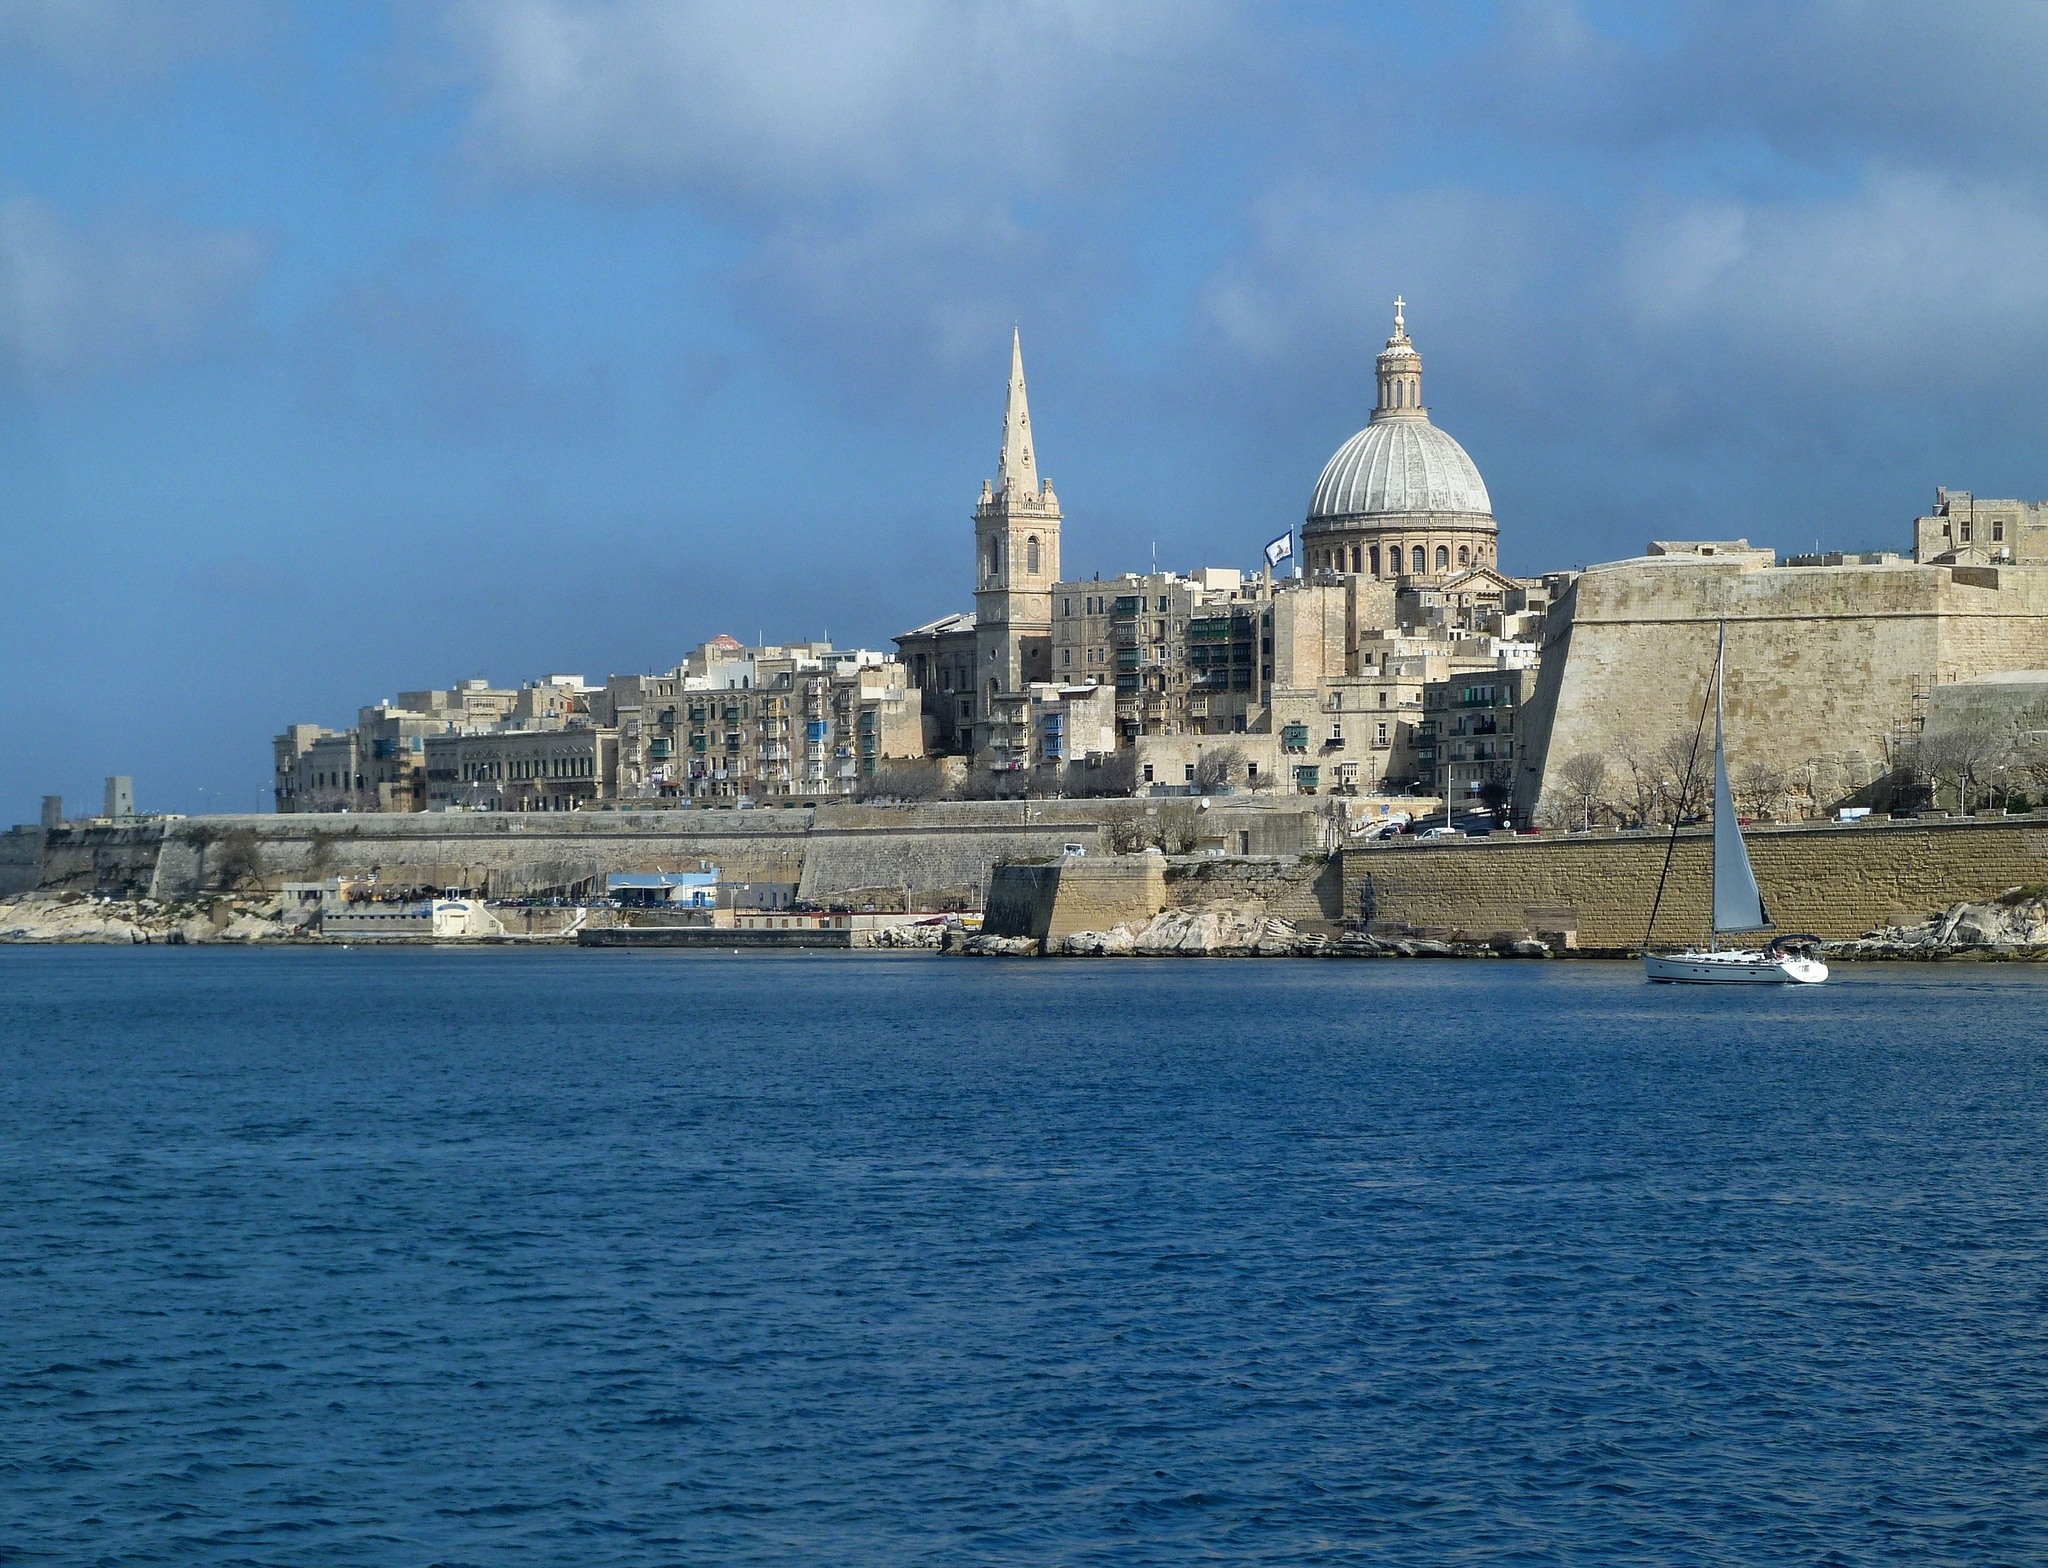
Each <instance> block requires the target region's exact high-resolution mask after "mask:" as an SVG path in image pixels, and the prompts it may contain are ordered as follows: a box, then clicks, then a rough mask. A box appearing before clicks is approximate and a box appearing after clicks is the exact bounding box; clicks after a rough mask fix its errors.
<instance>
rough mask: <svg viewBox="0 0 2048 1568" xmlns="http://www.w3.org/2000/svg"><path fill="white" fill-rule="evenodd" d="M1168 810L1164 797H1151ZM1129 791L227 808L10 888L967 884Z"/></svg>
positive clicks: (80, 857)
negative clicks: (727, 803)
mask: <svg viewBox="0 0 2048 1568" xmlns="http://www.w3.org/2000/svg"><path fill="white" fill-rule="evenodd" d="M1142 804H1143V805H1144V806H1148V807H1149V808H1150V809H1153V810H1157V809H1159V807H1160V806H1161V805H1164V804H1171V803H1164V802H1148V803H1142ZM1131 809H1133V803H1132V802H1129V801H1032V802H1030V803H1029V805H1028V807H1027V806H1026V805H1025V803H1023V802H1021V801H988V802H950V801H948V802H933V803H929V804H924V805H917V806H873V807H864V806H845V807H822V808H817V809H815V810H814V809H811V808H792V809H768V808H763V809H759V810H754V811H702V810H689V811H586V812H564V813H560V814H556V813H539V812H534V813H515V812H502V813H499V812H493V813H478V814H474V815H472V814H469V813H440V812H435V813H414V814H377V813H361V814H350V815H331V816H330V815H321V816H311V815H308V816H239V817H233V816H220V817H204V818H189V819H183V820H172V821H168V822H149V823H140V824H137V825H134V826H131V827H118V828H117V827H107V828H66V829H61V830H58V831H56V832H53V833H44V832H43V831H42V830H41V829H39V828H29V829H23V830H20V831H18V832H17V833H14V834H9V835H6V836H5V837H6V840H7V858H6V859H5V860H4V861H0V870H4V874H5V878H6V880H5V881H4V882H0V886H4V887H5V888H6V889H7V891H11V892H29V891H32V890H34V889H35V888H37V887H42V888H45V889H48V890H51V891H63V890H69V891H80V892H108V893H121V892H127V893H132V894H136V895H141V894H148V895H150V896H152V897H156V898H166V899H178V898H188V897H191V896H192V895H193V894H195V893H197V892H200V891H202V890H204V889H206V888H209V887H215V886H218V885H219V883H220V881H221V878H222V872H223V867H224V866H228V865H233V864H236V863H237V862H244V863H250V862H252V863H253V867H254V870H255V873H256V875H257V877H258V878H259V879H260V880H261V881H262V882H263V883H264V884H266V885H268V886H271V887H275V886H276V885H277V884H278V883H280V882H286V881H317V880H319V879H321V878H323V877H331V876H340V875H360V874H364V873H368V872H372V871H374V872H376V873H377V875H378V877H379V878H380V880H382V881H383V882H385V883H387V884H389V883H395V884H401V885H423V886H433V887H460V888H468V889H471V890H474V891H476V892H478V893H481V894H483V895H484V896H487V897H491V898H518V897H521V896H525V895H535V894H539V895H545V894H552V893H559V892H562V891H565V890H567V889H569V888H572V887H575V886H577V885H578V884H587V883H588V882H589V881H590V880H591V878H593V877H599V876H603V875H604V874H605V873H607V872H614V871H676V870H683V869H692V868H694V867H695V866H696V865H697V864H698V863H699V862H700V861H701V862H704V863H706V864H709V865H714V866H717V867H718V868H719V869H720V871H721V872H723V873H724V874H725V875H726V877H727V878H728V879H729V880H734V881H753V882H790V883H796V884H798V886H799V890H800V893H801V895H802V896H803V897H806V898H825V897H829V896H831V895H832V894H834V893H836V892H840V891H844V890H848V889H855V888H877V889H879V888H898V887H903V886H906V885H907V886H908V887H909V888H910V889H911V891H912V893H913V894H924V895H939V894H948V895H955V896H957V895H961V894H968V895H971V896H972V898H973V899H976V900H978V899H979V897H980V896H981V892H982V890H983V889H984V888H985V887H986V886H987V881H988V877H989V875H990V873H991V872H992V871H993V870H994V868H995V866H996V865H997V864H998V863H999V862H1001V861H1005V860H1033V859H1044V858H1048V857H1051V856H1056V855H1058V854H1059V853H1060V852H1061V850H1062V849H1063V848H1064V846H1066V845H1067V844H1070V843H1079V844H1081V845H1083V846H1084V847H1085V848H1086V849H1087V850H1088V851H1089V853H1090V854H1097V853H1100V852H1101V851H1102V850H1103V848H1104V847H1105V845H1104V842H1103V824H1104V823H1105V822H1106V821H1108V820H1109V819H1110V817H1111V815H1112V814H1113V813H1116V812H1118V811H1123V812H1128V811H1130V810H1131ZM1203 820H1204V822H1205V824H1211V825H1213V827H1214V829H1215V830H1216V831H1220V832H1227V833H1228V835H1229V837H1230V839H1231V841H1232V842H1233V843H1244V844H1248V845H1251V846H1253V847H1254V849H1255V852H1262V853H1274V852H1285V851H1291V850H1294V849H1297V848H1304V847H1314V846H1315V845H1316V844H1317V843H1319V841H1320V838H1321V834H1322V831H1323V825H1322V822H1321V819H1320V818H1319V817H1318V816H1317V815H1316V813H1315V811H1314V803H1313V802H1309V801H1298V802H1288V801H1271V802H1260V803H1257V804H1253V803H1250V802H1247V803H1245V804H1243V805H1241V806H1226V805H1222V804H1219V805H1218V806H1217V807H1216V809H1214V810H1213V811H1211V812H1207V813H1204V814H1203Z"/></svg>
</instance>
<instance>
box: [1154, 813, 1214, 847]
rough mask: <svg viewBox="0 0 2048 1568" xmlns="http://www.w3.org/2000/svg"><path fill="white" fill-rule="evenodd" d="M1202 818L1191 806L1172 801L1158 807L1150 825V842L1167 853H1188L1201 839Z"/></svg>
mask: <svg viewBox="0 0 2048 1568" xmlns="http://www.w3.org/2000/svg"><path fill="white" fill-rule="evenodd" d="M1201 831H1202V819H1201V817H1200V816H1199V815H1198V814H1197V813H1196V811H1195V808H1194V807H1193V806H1190V805H1187V804H1185V803H1184V802H1181V801H1172V802H1169V803H1168V804H1166V805H1164V806H1161V807H1160V808H1159V816H1158V818H1157V819H1156V820H1155V821H1154V823H1153V827H1152V842H1153V843H1155V844H1157V845H1158V846H1159V847H1160V848H1161V849H1162V850H1164V851H1165V852H1166V853H1167V854H1169V855H1188V854H1192V853H1194V848H1195V845H1196V844H1197V843H1199V842H1200V841H1201Z"/></svg>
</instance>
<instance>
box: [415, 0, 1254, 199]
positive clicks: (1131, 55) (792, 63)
mask: <svg viewBox="0 0 2048 1568" xmlns="http://www.w3.org/2000/svg"><path fill="white" fill-rule="evenodd" d="M1231 11H1232V8H1231V7H1230V6H1228V5H1226V4H1225V3H1224V0H1194V3H1184V4H1168V3H1166V0H1132V3H1125V4H1119V5H1116V6H1097V5H1092V4H1088V3H1085V0H1067V3H1037V4H1032V3H1024V0H998V3H989V4H981V5H965V4H956V3H951V0H897V3H893V4H873V3H861V0H807V3H798V0H707V3H703V4H697V5H690V6H678V5H672V4H667V3H661V0H605V3H593V0H490V3H472V4H466V5H463V6H461V7H459V8H458V9H457V10H456V11H455V12H454V13H453V25H454V30H455V36H456V38H457V41H458V44H459V46H460V48H461V49H462V51H463V52H464V53H465V54H466V55H467V57H468V58H469V60H470V62H471V65H472V68H473V70H474V71H475V73H476V76H477V78H478V81H479V83H480V98H479V102H478V105H477V110H476V122H475V136H476V142H477V146H478V147H479V149H480V150H481V151H482V152H483V153H484V154H485V156H487V157H488V158H490V159H491V160H493V161H495V162H497V163H498V164H500V165H502V166H504V167H507V168H508V169H510V170H513V171H516V172H521V173H525V174H529V175H534V176H539V177H543V178H560V179H568V180H572V181H582V182H590V183H595V184H627V185H632V184H676V183H680V184H682V185H685V186H698V187H702V188H706V189H712V190H716V191H718V192H720V193H722V194H724V195H726V196H728V197H730V198H732V199H735V200H738V201H740V202H743V203H752V202H756V201H760V200H764V199H771V200H772V199H776V198H780V197H786V196H789V195H793V194H803V193H815V192H819V191H825V190H830V189H832V188H834V187H836V186H841V185H844V184H848V183H851V184H854V185H857V186H861V187H873V186H901V185H906V184H910V183H913V182H916V181H919V180H921V179H925V178H928V177H930V176H932V175H933V174H935V173H945V172H947V171H954V172H959V171H971V172H973V173H975V174H977V175H980V176H982V177H987V176H991V175H995V176H1000V177H1002V178H1005V179H1008V180H1011V181H1014V182H1015V183H1016V185H1017V186H1018V187H1027V186H1030V185H1033V184H1036V183H1038V182H1040V181H1043V180H1044V179H1046V178H1049V177H1051V176H1054V175H1056V174H1062V173H1071V172H1074V171H1075V170H1077V169H1083V170H1085V169H1088V168H1094V167H1099V166H1101V165H1103V164H1105V163H1113V162H1115V161H1116V160H1117V159H1118V158H1119V157H1120V156H1121V155H1122V154H1123V153H1124V152H1125V151H1126V150H1127V149H1128V146H1129V144H1131V143H1133V142H1138V141H1142V140H1144V138H1145V136H1146V133H1147V128H1148V124H1150V123H1151V122H1153V121H1156V119H1157V118H1158V114H1157V111H1158V110H1159V109H1160V108H1161V107H1162V106H1163V105H1164V101H1165V99H1166V98H1167V97H1169V96H1178V95H1180V94H1183V93H1185V92H1186V91H1187V89H1189V88H1190V87H1195V88H1197V89H1201V88H1203V87H1204V86H1205V85H1206V89H1207V90H1208V91H1212V92H1213V91H1214V90H1216V89H1217V87H1218V86H1219V84H1220V83H1221V81H1222V80H1223V79H1224V77H1225V69H1224V68H1225V65H1226V62H1227V58H1228V53H1229V51H1227V50H1225V49H1223V48H1222V47H1221V45H1222V44H1223V42H1224V40H1225V38H1226V35H1227V34H1228V32H1229V26H1228V24H1229V21H1230V17H1231ZM1238 63H1239V64H1240V65H1241V64H1242V61H1241V59H1240V60H1239V62H1238ZM1199 96H1200V92H1199V91H1198V94H1197V97H1198V98H1199ZM1185 107H1186V105H1185V104H1184V105H1183V108H1185Z"/></svg>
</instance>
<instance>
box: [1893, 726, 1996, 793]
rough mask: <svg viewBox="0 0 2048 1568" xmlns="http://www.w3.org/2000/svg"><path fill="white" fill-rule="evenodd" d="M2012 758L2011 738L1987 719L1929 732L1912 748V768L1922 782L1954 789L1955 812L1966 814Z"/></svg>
mask: <svg viewBox="0 0 2048 1568" xmlns="http://www.w3.org/2000/svg"><path fill="white" fill-rule="evenodd" d="M2011 754H2012V738H2011V736H2010V735H2008V734H2007V733H2006V731H2004V730H2003V729H2002V728H2000V727H1999V726H1998V725H1996V724H1993V723H1992V722H1990V721H1989V720H1988V719H1981V718H1973V719H1970V720H1967V721H1966V722H1964V723H1961V724H1956V725H1952V726H1947V727H1944V728H1942V729H1939V730H1929V731H1927V732H1925V733H1923V734H1922V735H1921V737H1920V743H1919V745H1918V746H1917V747H1915V748H1914V765H1915V771H1917V772H1918V773H1919V774H1920V775H1921V776H1922V777H1923V778H1926V779H1928V780H1929V781H1931V782H1933V783H1935V784H1946V785H1949V786H1951V787H1953V788H1954V790H1955V792H1956V802H1957V807H1958V809H1959V810H1962V811H1964V812H1968V811H1970V810H1971V809H1972V808H1973V806H1974V804H1975V802H1976V799H1977V795H1978V792H1979V790H1980V789H1981V788H1982V786H1983V784H1984V783H1985V781H1986V780H1987V779H1989V778H1990V777H1991V775H1992V774H1993V773H1994V772H1995V771H1996V770H1997V769H1998V768H1999V767H2001V766H2002V765H2003V764H2004V763H2005V762H2006V760H2007V758H2009V757H2010V756H2011Z"/></svg>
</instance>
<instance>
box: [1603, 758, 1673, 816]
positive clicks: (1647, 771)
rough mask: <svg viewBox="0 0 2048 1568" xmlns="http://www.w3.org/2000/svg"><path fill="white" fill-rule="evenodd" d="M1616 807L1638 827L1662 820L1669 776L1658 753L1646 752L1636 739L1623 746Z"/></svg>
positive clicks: (1668, 786)
mask: <svg viewBox="0 0 2048 1568" xmlns="http://www.w3.org/2000/svg"><path fill="white" fill-rule="evenodd" d="M1617 783H1618V786H1619V787H1618V789H1617V801H1616V804H1617V805H1618V806H1619V808H1620V810H1621V814H1622V815H1623V816H1624V817H1626V818H1627V819H1628V820H1629V822H1631V823H1632V824H1633V825H1635V826H1636V827H1647V826H1648V825H1649V824H1650V823H1652V822H1659V821H1662V820H1663V810H1664V796H1665V793H1666V792H1667V791H1668V790H1669V788H1670V775H1669V774H1668V773H1666V772H1665V769H1664V763H1663V760H1662V758H1660V757H1659V756H1658V755H1657V753H1655V752H1653V751H1648V750H1645V749H1644V748H1643V747H1642V746H1641V745H1639V744H1638V743H1637V742H1636V741H1635V740H1633V739H1630V740H1627V741H1624V742H1623V743H1622V747H1621V777H1620V779H1619V780H1618V781H1617Z"/></svg>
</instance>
